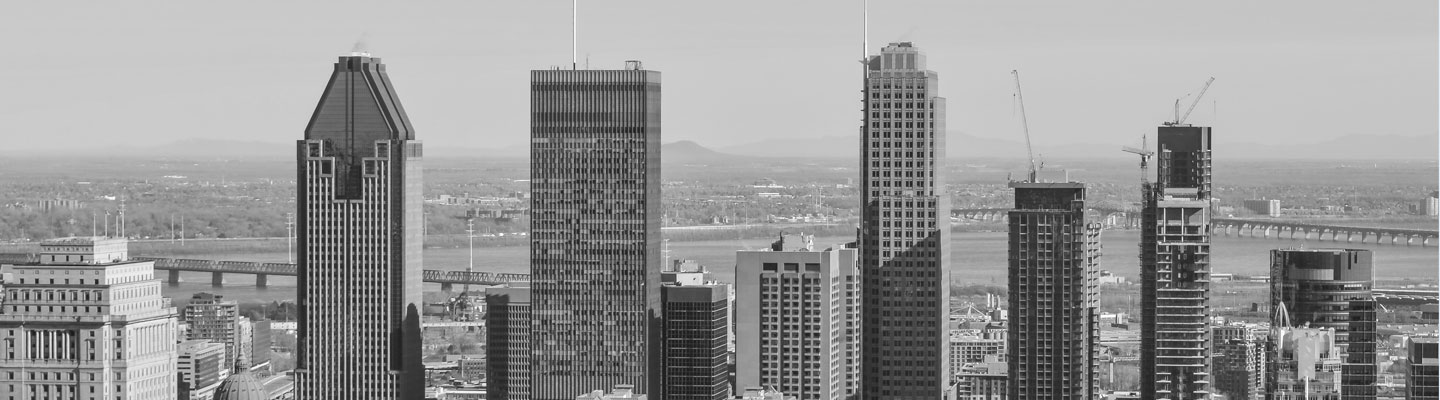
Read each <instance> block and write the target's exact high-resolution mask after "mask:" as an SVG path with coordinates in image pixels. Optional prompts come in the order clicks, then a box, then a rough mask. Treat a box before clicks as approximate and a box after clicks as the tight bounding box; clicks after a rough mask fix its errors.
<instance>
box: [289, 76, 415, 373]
mask: <svg viewBox="0 0 1440 400" xmlns="http://www.w3.org/2000/svg"><path fill="white" fill-rule="evenodd" d="M297 150H298V154H297V162H298V164H299V166H298V168H297V179H296V182H297V184H296V195H297V197H296V218H295V219H296V224H297V225H296V232H297V233H296V235H297V239H296V242H297V243H298V246H296V260H297V262H296V266H297V269H298V272H299V276H298V277H297V279H296V283H297V286H298V288H297V289H298V292H299V299H298V300H299V301H298V303H299V307H298V308H299V324H298V328H299V329H298V330H299V334H298V335H297V339H298V340H297V347H299V349H298V351H297V355H296V369H295V396H296V398H297V399H301V400H322V399H324V400H329V399H360V398H364V399H377V400H384V399H419V398H420V396H423V395H424V387H423V384H424V378H425V370H424V367H423V366H422V365H421V364H420V356H421V354H420V345H421V334H420V307H421V306H422V303H421V297H420V294H421V292H420V291H421V284H422V283H421V276H420V269H421V255H420V245H421V241H422V239H423V238H422V236H421V227H422V226H421V225H422V224H423V223H424V220H423V215H422V214H421V209H420V206H421V201H422V199H421V197H420V189H421V182H420V172H421V168H420V166H421V163H420V161H421V157H422V152H421V146H420V141H418V140H415V131H414V129H413V128H411V126H410V119H409V117H407V116H406V115H405V108H404V107H402V106H401V105H400V99H399V98H398V97H397V95H396V94H395V88H394V86H392V85H391V84H390V76H389V75H387V74H386V73H385V64H382V63H381V62H380V59H379V58H372V57H370V55H369V54H353V55H350V56H342V57H340V60H339V61H338V62H336V63H335V69H334V72H332V73H331V75H330V82H329V83H327V84H326V85H325V92H324V93H323V94H321V96H320V102H319V104H317V105H316V106H315V113H314V114H313V115H312V116H311V117H310V124H309V125H308V126H306V128H305V139H303V140H300V141H299V142H298V143H297Z"/></svg>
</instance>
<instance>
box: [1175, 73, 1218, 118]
mask: <svg viewBox="0 0 1440 400" xmlns="http://www.w3.org/2000/svg"><path fill="white" fill-rule="evenodd" d="M1214 82H1215V77H1213V76H1212V77H1210V79H1209V80H1207V81H1205V86H1204V87H1202V88H1200V94H1199V95H1196V96H1195V101H1192V102H1190V108H1189V109H1187V110H1185V115H1182V116H1180V117H1179V118H1176V119H1175V125H1180V124H1183V123H1185V119H1186V118H1190V113H1191V112H1194V111H1195V106H1196V105H1198V104H1200V98H1201V97H1205V91H1206V90H1210V84H1211V83H1214ZM1177 102H1178V100H1177Z"/></svg>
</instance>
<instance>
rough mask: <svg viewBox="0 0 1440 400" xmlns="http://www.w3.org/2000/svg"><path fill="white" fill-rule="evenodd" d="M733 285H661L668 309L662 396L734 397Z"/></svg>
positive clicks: (676, 399) (675, 399) (679, 399)
mask: <svg viewBox="0 0 1440 400" xmlns="http://www.w3.org/2000/svg"><path fill="white" fill-rule="evenodd" d="M728 286H729V285H724V284H719V283H716V282H707V283H704V284H698V285H697V284H684V283H671V284H666V285H663V286H661V288H660V295H661V300H662V304H663V310H664V316H663V317H664V325H665V330H664V338H665V339H664V355H665V364H664V365H665V367H664V371H665V375H664V376H663V377H661V378H660V379H661V380H662V381H663V382H664V388H663V390H664V391H663V394H664V395H663V396H656V397H663V398H665V399H672V400H726V399H729V398H730V365H729V363H730V360H729V358H728V356H729V349H728V347H729V342H730V339H729V326H730V319H729V313H730V310H729V308H730V293H729V288H728Z"/></svg>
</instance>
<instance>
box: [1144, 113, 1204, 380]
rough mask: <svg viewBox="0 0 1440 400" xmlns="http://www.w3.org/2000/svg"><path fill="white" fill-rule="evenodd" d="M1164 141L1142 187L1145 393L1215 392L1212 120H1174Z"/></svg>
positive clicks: (1161, 139)
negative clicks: (1189, 122) (1151, 173)
mask: <svg viewBox="0 0 1440 400" xmlns="http://www.w3.org/2000/svg"><path fill="white" fill-rule="evenodd" d="M1178 120H1180V119H1177V121H1178ZM1156 146H1157V147H1156V170H1157V172H1156V181H1155V183H1154V184H1148V183H1146V184H1144V187H1143V189H1142V190H1143V194H1144V198H1143V202H1144V209H1143V210H1142V211H1141V224H1142V225H1141V233H1140V280H1141V305H1142V308H1141V315H1140V318H1141V329H1140V386H1141V387H1140V396H1141V398H1142V399H1146V400H1151V399H1176V400H1180V399H1184V400H1189V399H1202V398H1208V397H1209V395H1210V392H1211V387H1210V382H1211V378H1210V353H1211V350H1210V329H1209V327H1208V325H1207V322H1208V316H1209V311H1210V305H1209V297H1210V235H1211V228H1210V217H1211V193H1212V192H1211V190H1212V189H1211V183H1210V128H1209V127H1202V126H1189V125H1183V124H1179V123H1178V122H1177V123H1170V124H1166V125H1165V126H1161V127H1160V128H1159V132H1158V140H1157V143H1156Z"/></svg>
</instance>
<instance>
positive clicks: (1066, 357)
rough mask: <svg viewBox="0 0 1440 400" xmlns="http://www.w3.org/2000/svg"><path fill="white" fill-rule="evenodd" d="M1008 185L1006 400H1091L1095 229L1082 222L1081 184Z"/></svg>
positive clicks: (1096, 266)
mask: <svg viewBox="0 0 1440 400" xmlns="http://www.w3.org/2000/svg"><path fill="white" fill-rule="evenodd" d="M1010 187H1012V188H1015V209H1014V210H1012V211H1010V273H1009V275H1010V332H1009V334H1008V335H1006V336H1007V338H1006V339H1007V340H1009V341H1010V342H1009V343H1008V344H1009V346H1008V348H1009V349H1010V350H1009V351H1010V354H1009V357H1008V360H1007V361H1008V362H1009V370H1010V373H1009V376H1010V381H1011V382H1013V384H1011V385H1010V387H1009V390H1010V392H1009V398H1010V399H1015V400H1041V399H1046V400H1090V399H1094V398H1096V396H1098V395H1099V391H1098V390H1097V387H1096V386H1095V379H1096V377H1097V376H1098V375H1097V374H1098V369H1099V363H1098V361H1097V359H1096V357H1097V356H1098V354H1097V353H1096V352H1097V351H1098V350H1097V345H1098V343H1099V336H1100V324H1099V320H1098V316H1097V315H1096V313H1097V310H1096V309H1097V307H1098V306H1099V298H1098V297H1097V295H1096V292H1095V290H1096V282H1097V279H1098V278H1099V267H1100V250H1101V248H1100V224H1098V223H1087V221H1086V219H1085V184H1083V183H1078V182H1058V183H1039V182H1012V183H1011V184H1010Z"/></svg>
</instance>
